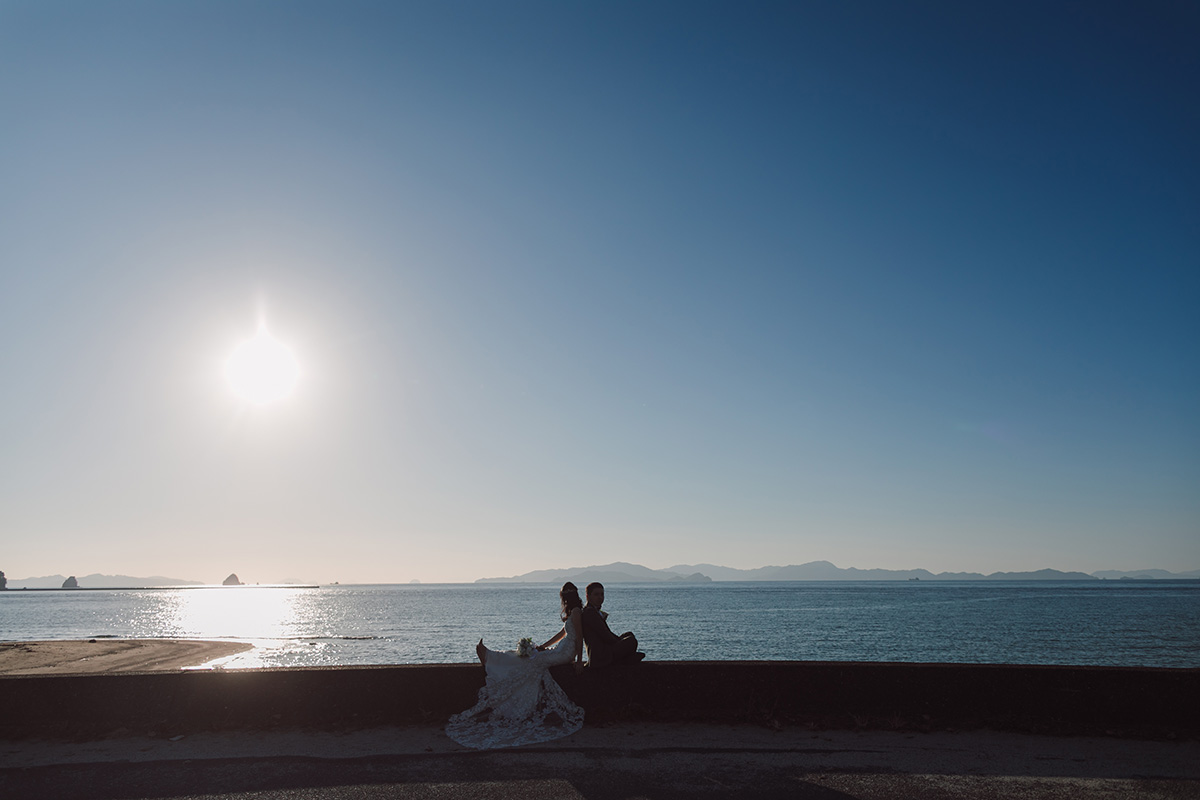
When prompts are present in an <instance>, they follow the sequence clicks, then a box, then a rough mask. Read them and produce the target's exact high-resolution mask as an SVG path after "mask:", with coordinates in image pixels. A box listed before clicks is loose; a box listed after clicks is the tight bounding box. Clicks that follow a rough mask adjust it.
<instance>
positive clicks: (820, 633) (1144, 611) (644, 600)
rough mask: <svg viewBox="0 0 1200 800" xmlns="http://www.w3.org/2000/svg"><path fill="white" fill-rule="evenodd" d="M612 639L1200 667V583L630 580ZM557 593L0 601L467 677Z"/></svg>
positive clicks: (551, 627)
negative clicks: (453, 670) (632, 636)
mask: <svg viewBox="0 0 1200 800" xmlns="http://www.w3.org/2000/svg"><path fill="white" fill-rule="evenodd" d="M604 608H605V610H606V611H609V612H610V614H611V616H610V619H609V623H610V625H611V626H612V627H613V629H614V630H615V631H616V632H618V633H620V632H621V631H624V630H632V631H634V632H635V633H636V634H637V635H638V639H639V640H640V642H641V645H642V649H643V650H644V651H645V652H646V653H647V654H648V656H649V657H650V658H652V659H656V660H819V661H906V662H949V663H1008V664H1074V665H1113V666H1149V667H1190V668H1196V667H1200V581H1187V582H1183V581H1159V582H1153V583H1149V582H1147V583H1129V582H1121V583H1118V582H1115V581H1113V582H1082V583H1077V582H1061V583H1059V582H1043V581H1037V582H1034V581H1030V582H986V583H985V582H937V583H933V582H928V583H924V582H907V581H906V582H781V583H711V584H691V585H684V584H674V585H663V584H613V585H612V586H610V587H608V597H607V600H606V602H605V606H604ZM557 614H558V597H557V587H556V586H551V585H545V584H523V585H495V584H440V585H409V584H405V585H387V586H323V587H319V588H291V587H250V586H246V587H212V588H201V589H196V588H188V589H161V590H142V589H128V590H118V589H112V590H95V591H89V592H71V591H53V592H21V591H9V592H4V593H0V640H5V641H33V640H54V639H89V638H101V637H112V638H145V639H156V638H174V639H180V638H195V639H229V640H236V641H245V642H251V643H253V644H254V645H255V649H254V650H251V651H247V652H245V653H240V654H237V655H234V656H230V657H228V658H226V659H222V660H221V661H219V662H216V663H214V664H212V665H210V666H214V667H224V668H253V667H274V666H287V667H291V666H332V665H365V664H419V663H455V662H469V661H472V660H474V658H475V654H474V645H475V642H477V641H478V640H479V638H480V637H482V638H483V639H484V640H485V642H487V643H488V644H489V645H491V646H492V647H493V648H497V649H505V648H512V647H514V646H515V645H516V642H517V640H518V639H520V638H521V637H523V636H532V637H533V638H534V639H535V640H538V641H542V640H545V639H548V638H550V636H552V635H553V634H554V633H555V632H556V630H557V629H558V624H559V623H558V622H557V619H558V617H557Z"/></svg>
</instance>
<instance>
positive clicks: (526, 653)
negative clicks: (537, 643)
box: [517, 636, 537, 658]
mask: <svg viewBox="0 0 1200 800" xmlns="http://www.w3.org/2000/svg"><path fill="white" fill-rule="evenodd" d="M536 652H537V648H536V647H534V645H533V639H530V638H529V637H528V636H526V637H525V638H524V639H522V640H521V641H519V642H517V655H518V656H520V657H521V658H529V657H530V656H531V655H533V654H534V653H536Z"/></svg>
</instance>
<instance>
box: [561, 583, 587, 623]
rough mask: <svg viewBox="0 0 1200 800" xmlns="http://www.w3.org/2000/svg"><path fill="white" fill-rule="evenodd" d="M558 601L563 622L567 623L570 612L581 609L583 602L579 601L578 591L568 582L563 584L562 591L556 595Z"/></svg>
mask: <svg viewBox="0 0 1200 800" xmlns="http://www.w3.org/2000/svg"><path fill="white" fill-rule="evenodd" d="M558 599H559V600H561V601H562V618H563V622H566V621H567V617H569V616H571V612H572V611H574V610H575V609H577V608H583V601H581V600H580V599H579V590H578V589H576V588H575V584H573V583H571V582H570V581H567V582H566V583H564V584H563V587H562V591H561V592H559V593H558Z"/></svg>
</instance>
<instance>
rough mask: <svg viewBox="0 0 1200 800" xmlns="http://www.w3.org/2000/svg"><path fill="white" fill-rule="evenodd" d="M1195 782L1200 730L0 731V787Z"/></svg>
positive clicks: (257, 794)
mask: <svg viewBox="0 0 1200 800" xmlns="http://www.w3.org/2000/svg"><path fill="white" fill-rule="evenodd" d="M1084 796H1086V797H1121V798H1200V742H1196V741H1179V742H1175V741H1147V740H1130V739H1116V738H1094V737H1087V738H1085V737H1055V736H1038V735H1029V734H1017V733H1003V732H993V731H968V732H934V733H915V732H911V731H861V732H854V731H816V730H808V729H806V728H803V727H784V728H782V729H779V730H775V729H771V728H767V727H762V726H756V725H748V724H739V725H717V724H701V723H650V722H631V723H620V722H614V723H612V724H608V725H589V726H585V728H584V729H583V730H582V731H580V732H579V733H577V734H575V735H574V736H571V737H568V738H566V739H562V740H559V741H556V742H550V743H547V744H543V745H537V746H530V747H524V748H516V749H511V750H497V751H486V752H477V751H472V750H468V749H466V748H463V747H461V746H459V745H458V744H456V743H454V742H453V741H451V740H450V739H448V738H447V737H446V736H445V735H444V733H443V732H442V729H441V726H440V725H406V726H391V727H380V728H371V729H365V730H356V731H349V732H345V733H333V732H328V731H320V730H298V729H295V730H279V731H273V732H246V731H243V732H213V733H195V734H186V735H183V734H177V735H171V734H170V733H169V732H167V733H165V734H162V735H154V736H149V735H145V734H137V733H133V732H128V731H125V732H120V733H118V734H117V735H115V736H110V737H108V738H104V739H99V740H92V741H79V742H68V741H54V740H47V739H27V740H21V741H4V742H0V797H3V798H17V797H31V798H32V797H39V798H48V797H70V798H80V799H81V800H86V799H87V798H129V799H130V800H133V798H166V797H171V798H181V799H183V798H206V800H209V799H211V798H231V799H232V798H246V799H247V800H249V798H254V800H267V799H268V798H305V799H306V800H307V799H308V798H332V799H333V800H339V799H341V798H344V799H345V800H350V799H351V798H355V799H357V800H374V798H384V797H388V798H391V797H401V798H410V797H411V798H441V797H447V798H449V797H453V798H472V797H502V798H503V797H512V798H521V799H522V800H537V798H543V797H546V798H586V799H587V800H609V799H612V800H616V799H617V798H641V797H644V798H683V797H707V798H732V797H767V798H770V797H810V798H846V797H854V798H864V800H865V799H867V798H885V797H922V798H943V797H944V798H963V797H966V798H1060V797H1061V798H1067V797H1071V798H1078V797H1084Z"/></svg>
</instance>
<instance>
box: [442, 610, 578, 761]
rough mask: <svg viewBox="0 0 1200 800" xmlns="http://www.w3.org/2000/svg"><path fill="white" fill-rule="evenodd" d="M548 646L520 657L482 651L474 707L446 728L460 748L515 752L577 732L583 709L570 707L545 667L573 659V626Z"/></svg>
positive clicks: (568, 700) (571, 704)
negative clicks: (483, 673)
mask: <svg viewBox="0 0 1200 800" xmlns="http://www.w3.org/2000/svg"><path fill="white" fill-rule="evenodd" d="M566 630H567V634H566V635H565V636H564V637H563V638H562V639H560V640H559V641H558V642H557V643H555V644H554V646H553V647H550V648H548V649H546V650H543V651H540V652H539V651H536V650H535V651H534V652H533V653H531V654H530V655H529V656H528V657H525V658H522V657H521V656H519V655H517V652H516V651H515V650H506V651H496V650H487V660H486V662H485V664H484V668H485V669H486V670H487V682H486V683H485V684H484V686H483V688H482V689H480V690H479V702H477V703H476V704H475V705H474V706H473V707H471V708H469V709H467V710H466V711H464V712H462V713H461V714H455V715H454V716H453V717H451V718H450V722H449V724H448V725H446V735H448V736H449V737H450V738H451V739H453V740H454V741H456V742H458V743H459V744H461V745H465V746H466V747H473V748H475V749H477V750H487V749H491V748H493V747H516V746H518V745H522V744H533V743H534V742H545V741H549V740H551V739H558V738H561V737H563V736H570V735H571V734H572V733H574V732H575V731H577V730H579V729H580V728H582V727H583V709H582V708H580V707H579V706H577V705H575V704H574V703H572V702H571V700H570V698H568V697H567V694H566V692H564V691H563V690H562V687H561V686H559V685H558V682H557V681H555V680H554V678H553V677H551V675H550V673H549V672H548V670H549V668H550V667H552V666H554V665H556V664H569V663H571V661H572V659H574V658H575V631H574V626H573V625H571V624H567V626H566Z"/></svg>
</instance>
